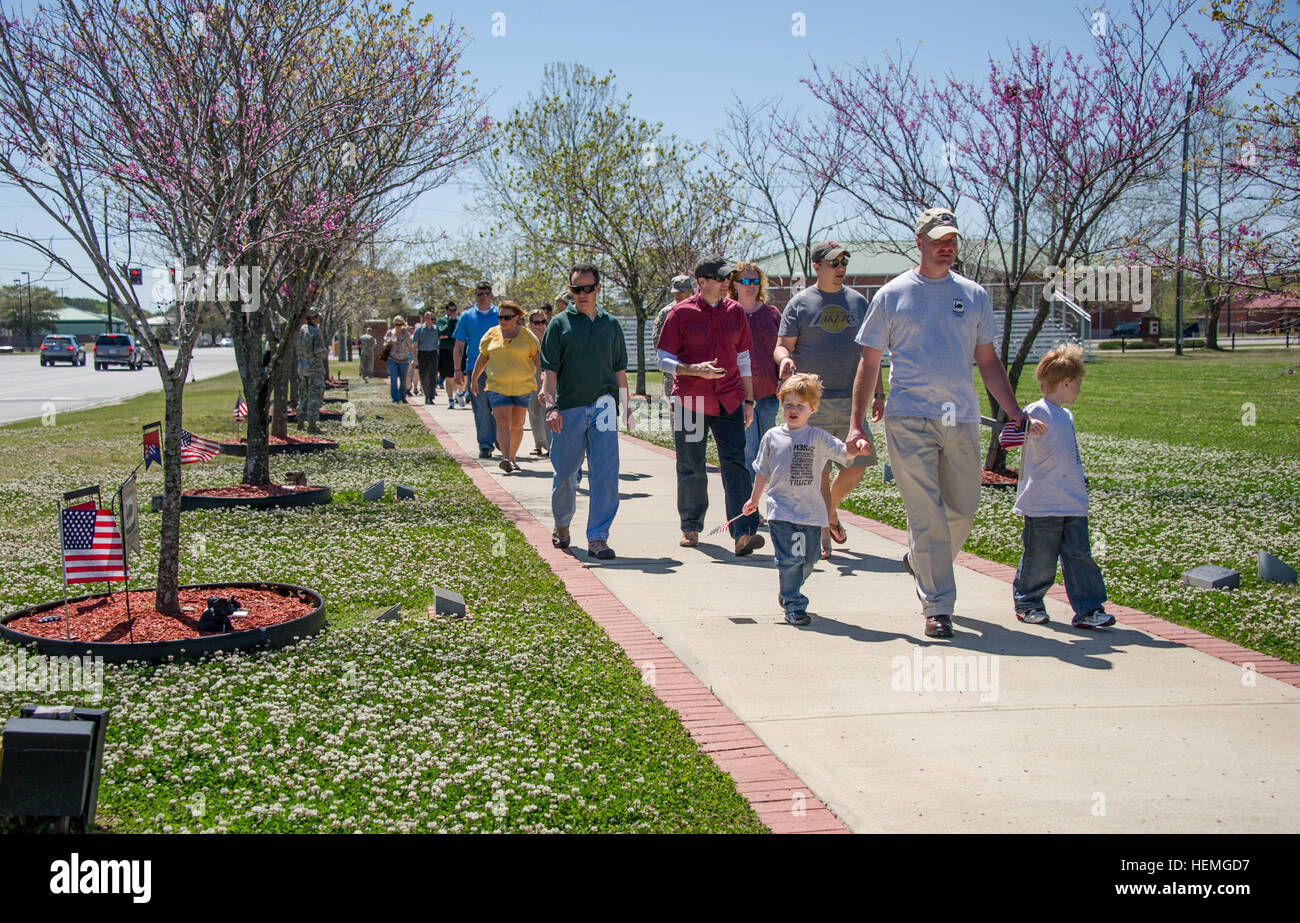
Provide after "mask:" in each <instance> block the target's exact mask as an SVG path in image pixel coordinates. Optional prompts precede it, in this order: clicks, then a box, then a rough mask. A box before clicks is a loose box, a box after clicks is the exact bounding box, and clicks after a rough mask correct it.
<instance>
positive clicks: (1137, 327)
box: [1110, 321, 1142, 340]
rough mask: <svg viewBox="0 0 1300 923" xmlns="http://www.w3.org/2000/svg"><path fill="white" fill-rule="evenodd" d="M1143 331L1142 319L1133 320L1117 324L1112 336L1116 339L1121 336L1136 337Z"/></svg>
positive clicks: (1111, 333)
mask: <svg viewBox="0 0 1300 923" xmlns="http://www.w3.org/2000/svg"><path fill="white" fill-rule="evenodd" d="M1141 332H1142V323H1141V322H1140V321H1133V322H1132V323H1128V324H1116V325H1115V328H1114V329H1113V330H1111V332H1110V338H1111V339H1112V340H1114V339H1117V338H1119V337H1136V336H1138V335H1139V334H1140V333H1141Z"/></svg>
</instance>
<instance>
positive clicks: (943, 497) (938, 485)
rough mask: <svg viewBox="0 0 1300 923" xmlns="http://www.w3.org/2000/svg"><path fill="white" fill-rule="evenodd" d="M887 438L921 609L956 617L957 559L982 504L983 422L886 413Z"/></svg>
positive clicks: (932, 613) (928, 615)
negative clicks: (953, 421)
mask: <svg viewBox="0 0 1300 923" xmlns="http://www.w3.org/2000/svg"><path fill="white" fill-rule="evenodd" d="M885 441H886V444H887V445H888V446H889V463H890V466H891V467H892V468H893V470H894V480H895V481H896V482H897V484H898V492H899V494H900V495H901V496H902V498H903V506H904V507H905V508H906V509H907V540H908V546H909V561H910V562H911V565H912V570H913V571H915V572H916V595H917V596H918V597H919V598H920V600H921V612H922V614H923V615H925V616H926V617H927V618H929V617H930V616H932V615H952V614H953V606H954V604H955V603H956V601H957V584H956V579H955V577H954V575H953V561H954V560H955V559H956V557H957V553H958V552H959V551H961V546H962V545H964V544H965V543H966V536H968V535H969V534H970V529H971V524H972V523H973V522H974V521H975V510H976V509H977V508H978V507H979V502H980V468H981V467H982V466H983V459H982V458H981V457H980V437H979V424H978V423H957V424H955V425H953V426H944V425H943V423H942V422H940V421H939V420H932V419H929V418H927V417H901V416H900V417H886V418H885Z"/></svg>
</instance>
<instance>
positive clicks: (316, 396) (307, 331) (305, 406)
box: [294, 308, 325, 434]
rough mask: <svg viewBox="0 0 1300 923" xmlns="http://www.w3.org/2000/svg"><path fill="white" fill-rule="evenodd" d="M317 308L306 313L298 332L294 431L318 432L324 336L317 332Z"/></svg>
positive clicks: (323, 384) (318, 316) (323, 379)
mask: <svg viewBox="0 0 1300 923" xmlns="http://www.w3.org/2000/svg"><path fill="white" fill-rule="evenodd" d="M320 318H321V313H320V308H312V309H311V310H309V311H308V312H307V323H305V324H303V325H302V327H300V328H299V329H298V341H297V343H295V344H294V345H295V346H296V347H297V353H298V395H299V397H298V429H299V430H301V429H302V428H303V424H304V423H305V424H307V432H309V433H315V434H319V433H320V405H321V403H322V402H323V401H324V400H325V337H324V336H322V335H321V332H320Z"/></svg>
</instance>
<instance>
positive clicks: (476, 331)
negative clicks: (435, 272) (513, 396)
mask: <svg viewBox="0 0 1300 923" xmlns="http://www.w3.org/2000/svg"><path fill="white" fill-rule="evenodd" d="M497 323H498V321H497V306H496V305H494V304H493V303H492V283H491V282H480V283H479V284H478V285H477V286H476V287H475V289H474V310H472V311H466V312H465V313H464V314H462V315H461V316H460V320H458V321H457V322H456V332H455V333H454V334H453V336H454V337H455V338H456V355H455V367H456V388H457V389H458V390H464V388H465V370H466V369H473V368H474V364H475V363H476V362H478V344H479V340H481V339H483V334H485V333H487V332H488V331H489V330H491V329H492V328H493V327H495V326H497ZM477 391H478V393H477V394H474V395H472V396H471V397H470V400H471V402H472V404H473V407H474V428H475V430H477V436H478V457H479V458H491V457H492V448H493V446H495V445H496V442H497V424H496V420H494V419H493V418H492V410H491V408H489V407H488V399H487V372H484V373H483V374H481V375H480V376H479V381H478V389H477Z"/></svg>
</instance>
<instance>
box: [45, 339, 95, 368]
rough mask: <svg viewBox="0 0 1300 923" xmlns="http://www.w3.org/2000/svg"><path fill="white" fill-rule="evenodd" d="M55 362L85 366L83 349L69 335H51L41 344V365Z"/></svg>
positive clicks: (84, 351)
mask: <svg viewBox="0 0 1300 923" xmlns="http://www.w3.org/2000/svg"><path fill="white" fill-rule="evenodd" d="M56 362H66V363H68V365H85V364H86V350H85V347H83V346H82V345H81V343H80V342H79V341H78V340H77V338H76V337H74V336H72V335H71V334H67V333H51V334H50V335H49V336H47V337H46V338H45V339H44V340H43V341H42V342H41V365H42V366H45V365H53V364H54V363H56Z"/></svg>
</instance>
